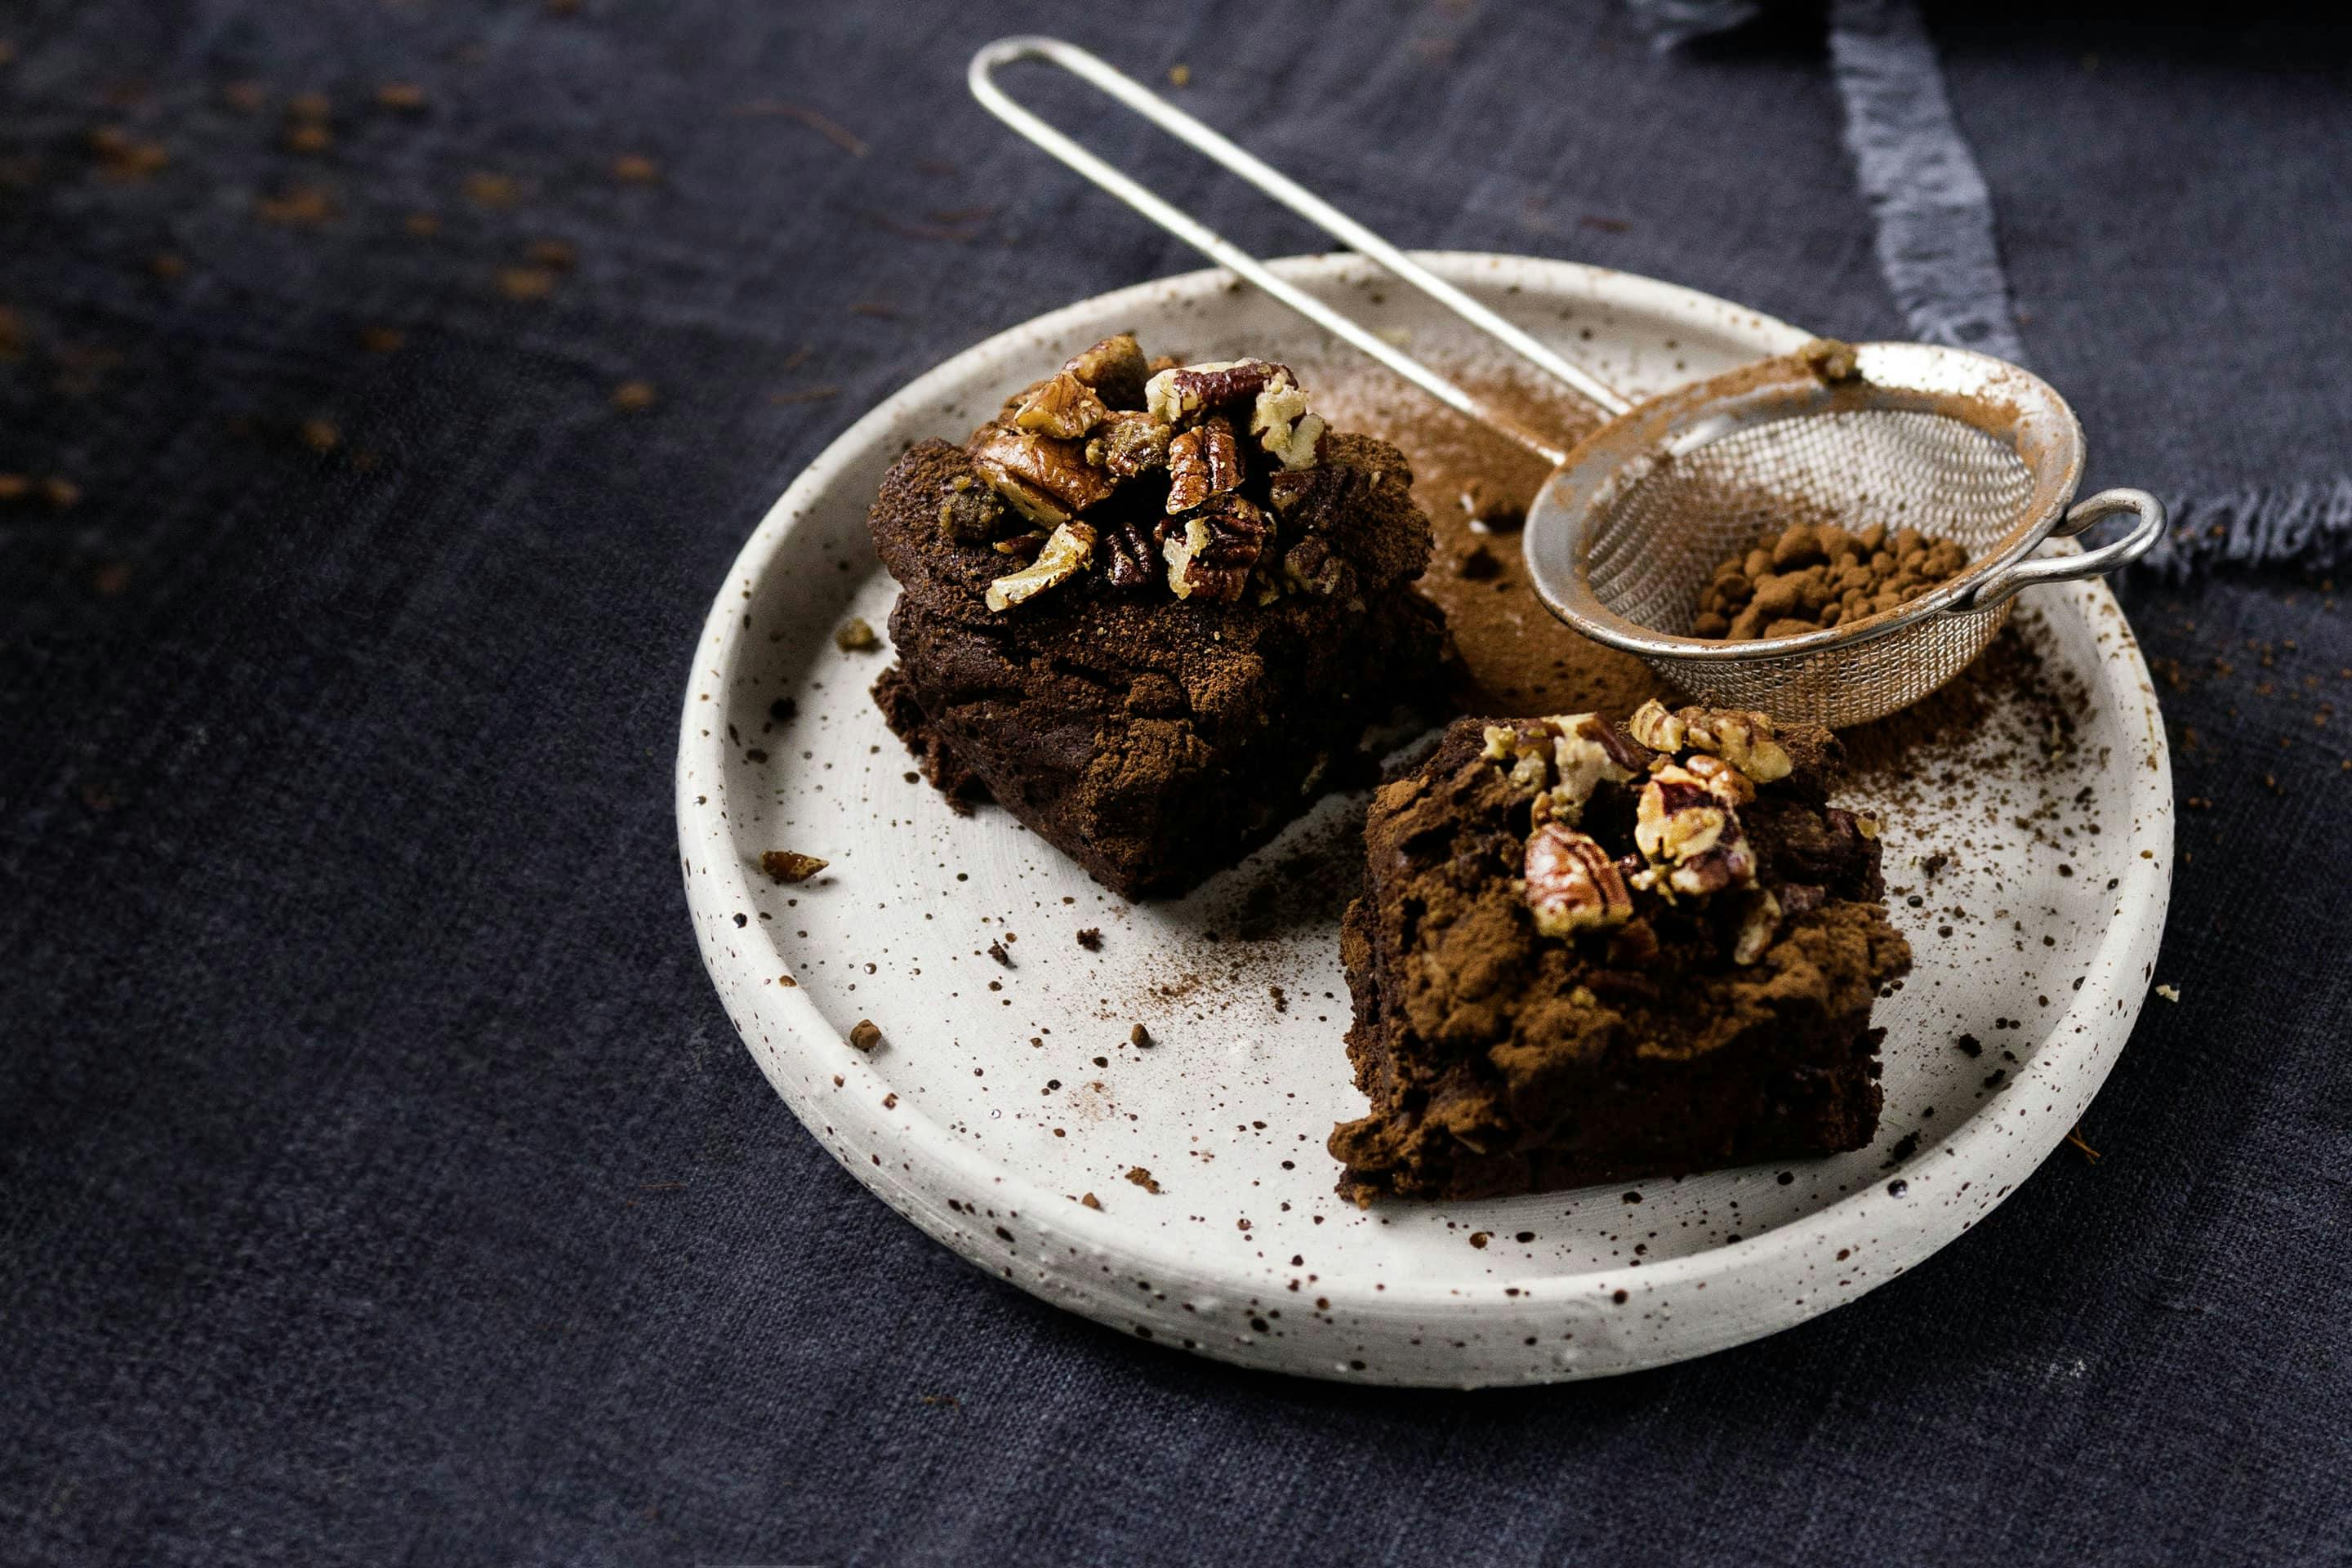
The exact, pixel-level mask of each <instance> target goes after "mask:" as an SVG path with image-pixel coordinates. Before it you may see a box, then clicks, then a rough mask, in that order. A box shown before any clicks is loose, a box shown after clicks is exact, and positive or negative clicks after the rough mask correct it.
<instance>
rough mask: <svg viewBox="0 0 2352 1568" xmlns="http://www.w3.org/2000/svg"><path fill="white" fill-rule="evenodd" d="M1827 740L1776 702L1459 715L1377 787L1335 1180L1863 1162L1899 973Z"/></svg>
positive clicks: (1554, 1180) (1389, 1190) (1615, 1177)
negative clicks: (1355, 1107)
mask: <svg viewBox="0 0 2352 1568" xmlns="http://www.w3.org/2000/svg"><path fill="white" fill-rule="evenodd" d="M1838 757H1839V749H1838V742H1837V741H1836V739H1835V738H1834V737H1833V736H1832V735H1831V734H1830V733H1829V732H1828V731H1823V730H1812V729H1793V728H1792V729H1790V730H1787V731H1779V730H1776V729H1775V728H1774V727H1773V726H1772V724H1771V723H1770V722H1769V721H1767V720H1766V719H1765V718H1764V716H1763V715H1761V714H1757V713H1748V712H1743V711H1737V710H1723V709H1702V708H1685V709H1683V710H1679V711H1675V712H1669V711H1668V710H1666V709H1665V708H1664V706H1663V705H1661V704H1659V703H1656V702H1651V703H1647V704H1644V705H1643V708H1642V709H1640V710H1637V711H1636V712H1635V713H1634V714H1633V716H1632V718H1631V719H1630V720H1629V721H1627V723H1626V724H1625V725H1624V726H1623V727H1622V728H1621V727H1619V726H1616V725H1612V724H1609V723H1605V722H1603V721H1601V719H1599V718H1597V717H1596V716H1594V715H1591V714H1575V715H1568V716H1563V717H1559V718H1551V719H1532V720H1515V721H1484V720H1477V719H1464V720H1461V721H1457V722H1455V723H1454V725H1453V726H1452V727H1451V728H1450V729H1449V730H1448V731H1446V733H1445V737H1444V741H1443V742H1441V743H1440V745H1439V747H1438V749H1437V752H1436V753H1435V754H1434V755H1433V756H1432V757H1431V759H1430V760H1429V762H1428V763H1426V764H1424V765H1423V767H1421V768H1420V769H1418V770H1417V771H1415V772H1414V773H1412V774H1410V775H1408V776H1406V777H1403V778H1400V779H1398V780H1395V781H1394V782H1391V783H1390V784H1385V785H1383V786H1382V787H1381V790H1380V791H1379V792H1378V794H1376V795H1374V797H1373V802H1372V807H1371V812H1370V818H1369V820H1368V821H1367V823H1366V826H1365V830H1364V839H1365V889H1364V893H1363V896H1362V897H1361V898H1360V899H1359V900H1356V902H1355V903H1354V904H1353V905H1351V906H1350V907H1349V910H1348V914H1347V919H1346V921H1345V923H1344V925H1343V927H1342V931H1341V939H1340V946H1341V958H1342V960H1343V962H1344V963H1345V965H1346V969H1347V973H1348V984H1349V991H1350V992H1351V993H1352V994H1353V999H1354V1004H1355V1019H1354V1023H1353V1026H1351V1027H1350V1028H1349V1032H1348V1054H1349V1059H1350V1060H1351V1061H1352V1062H1353V1064H1354V1067H1355V1073H1356V1082H1357V1086H1358V1087H1359V1088H1360V1089H1362V1090H1363V1091H1364V1093H1365V1094H1366V1096H1368V1097H1369V1098H1370V1101H1371V1110H1370V1114H1369V1115H1367V1116H1364V1117H1362V1118H1361V1119H1360V1120H1358V1121H1349V1122H1344V1123H1342V1124H1341V1125H1340V1126H1339V1128H1338V1129H1337V1130H1336V1131H1334V1132H1333V1133H1332V1135H1331V1140H1330V1149H1331V1152H1332V1154H1333V1155H1334V1156H1336V1157H1337V1158H1338V1159H1339V1161H1340V1162H1341V1163H1342V1164H1344V1166H1345V1167H1346V1170H1345V1173H1344V1174H1343V1175H1342V1176H1341V1178H1340V1182H1339V1190H1340V1192H1341V1193H1343V1194H1348V1195H1349V1196H1351V1197H1353V1198H1355V1199H1356V1200H1357V1201H1358V1202H1359V1203H1364V1204H1369V1203H1370V1202H1371V1201H1372V1200H1373V1199H1374V1198H1376V1197H1387V1196H1393V1197H1437V1198H1475V1197H1488V1196H1496V1195H1500V1194H1510V1193H1523V1192H1538V1191H1543V1190H1547V1189H1550V1188H1556V1187H1569V1186H1578V1185H1582V1184H1589V1183H1595V1182H1613V1181H1622V1180H1626V1179H1629V1178H1633V1177H1639V1176H1646V1175H1659V1174H1674V1175H1678V1174H1682V1173H1686V1172H1691V1171H1701V1170H1709V1169H1713V1168H1716V1167H1719V1166H1725V1165H1740V1164H1749V1163H1757V1162H1759V1161H1765V1160H1782V1159H1793V1158H1799V1157H1803V1156H1808V1155H1821V1154H1829V1153H1834V1152H1838V1151H1841V1150H1846V1149H1859V1148H1863V1147H1864V1146H1866V1145H1867V1144H1868V1143H1869V1142H1870V1141H1871V1139H1872V1137H1873V1136H1874V1134H1875V1132H1876V1130H1877V1125H1878V1108H1879V1085H1878V1060H1877V1047H1878V1043H1879V1040H1880V1038H1881V1037H1882V1036H1883V1035H1884V1033H1885V1031H1884V1030H1881V1029H1877V1028H1874V1027H1873V1026H1872V1025H1871V1021H1870V1015H1871V1007H1872V1004H1873V1002H1874V1000H1875V998H1876V997H1877V996H1878V995H1879V994H1880V992H1881V990H1882V988H1883V987H1885V986H1886V985H1888V984H1892V983H1893V982H1895V981H1896V980H1898V979H1899V978H1900V977H1901V976H1902V975H1903V974H1904V973H1906V972H1907V971H1908V970H1909V968H1910V966H1911V950H1910V948H1909V946H1908V945H1907V944H1906V942H1905V941H1904V939H1903V937H1902V936H1901V934H1900V933H1898V932H1897V931H1895V928H1894V927H1893V926H1892V925H1891V924H1889V923H1888V921H1887V918H1886V908H1885V884H1884V883H1883V881H1882V880H1881V879H1880V874H1879V847H1878V843H1877V826H1876V824H1875V823H1874V822H1873V821H1872V820H1871V819H1870V818H1868V817H1866V816H1857V815H1855V814H1853V813H1851V812H1847V811H1842V810H1840V809H1838V808H1837V807H1835V806H1832V805H1830V804H1829V794H1828V792H1829V790H1830V787H1831V785H1832V782H1833V779H1834V775H1835V773H1836V770H1837V764H1838Z"/></svg>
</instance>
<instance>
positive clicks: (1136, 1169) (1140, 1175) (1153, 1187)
mask: <svg viewBox="0 0 2352 1568" xmlns="http://www.w3.org/2000/svg"><path fill="white" fill-rule="evenodd" d="M1127 1179H1128V1180H1129V1181H1130V1182H1133V1183H1134V1184H1136V1185H1137V1186H1139V1187H1141V1188H1142V1189H1143V1190H1144V1191H1145V1192H1147V1193H1150V1194H1153V1195H1154V1196H1157V1195H1159V1192H1160V1184H1159V1183H1158V1182H1157V1181H1154V1180H1153V1179H1152V1175H1151V1173H1150V1172H1149V1171H1147V1170H1145V1169H1144V1168H1143V1167H1142V1166H1140V1165H1129V1167H1128V1168H1127Z"/></svg>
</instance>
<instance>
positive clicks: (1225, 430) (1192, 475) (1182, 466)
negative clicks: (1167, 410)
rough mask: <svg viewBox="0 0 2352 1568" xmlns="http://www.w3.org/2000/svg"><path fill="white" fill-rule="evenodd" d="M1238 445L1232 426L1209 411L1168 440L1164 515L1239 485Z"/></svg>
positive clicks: (1240, 464)
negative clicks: (1193, 425)
mask: <svg viewBox="0 0 2352 1568" xmlns="http://www.w3.org/2000/svg"><path fill="white" fill-rule="evenodd" d="M1241 482H1242V448H1241V444H1240V443H1239V442H1237V441H1235V440H1234V427H1233V426H1232V425H1231V424H1229V423H1227V422H1226V420H1225V419H1224V418H1223V417H1222V416H1217V415H1212V416H1209V417H1208V418H1206V419H1204V420H1202V422H1201V426H1200V427H1199V428H1198V429H1195V430H1187V431H1185V432H1184V433H1183V434H1182V435H1181V436H1178V437H1174V438H1173V439H1171V441H1170V442H1169V443H1168V515H1169V516H1171V517H1173V516H1175V515H1176V514H1177V513H1178V512H1182V511H1191V510H1192V509H1193V508H1194V507H1197V506H1202V505H1205V504H1206V503H1207V501H1208V500H1209V498H1210V497H1211V496H1217V495H1223V494H1225V493H1227V492H1228V491H1230V490H1234V489H1239V488H1240V486H1241Z"/></svg>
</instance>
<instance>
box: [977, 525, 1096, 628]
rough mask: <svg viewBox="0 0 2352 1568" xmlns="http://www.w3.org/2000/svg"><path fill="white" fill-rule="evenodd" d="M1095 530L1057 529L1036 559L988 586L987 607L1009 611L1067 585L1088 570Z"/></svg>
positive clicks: (1070, 526) (1066, 526)
mask: <svg viewBox="0 0 2352 1568" xmlns="http://www.w3.org/2000/svg"><path fill="white" fill-rule="evenodd" d="M1094 551H1095V531H1094V530H1093V529H1091V528H1089V527H1087V525H1086V524H1085V523H1083V522H1066V523H1064V524H1062V525H1061V526H1060V527H1059V528H1056V529H1055V530H1054V533H1053V537H1052V538H1050V539H1048V540H1046V541H1045V549H1043V550H1041V551H1039V552H1037V559H1036V560H1034V561H1033V562H1031V563H1029V564H1028V565H1027V566H1025V567H1024V568H1023V569H1022V570H1020V571H1018V572H1015V573H1013V574H1010V575H1009V576H1003V577H999V578H998V579H997V580H996V581H995V582H993V583H991V584H989V585H988V607H989V608H990V609H992V610H1009V609H1011V608H1012V607H1013V605H1017V604H1019V603H1021V602H1022V601H1023V600H1024V599H1028V598H1033V597H1034V596H1035V595H1039V594H1042V593H1044V592H1045V590H1046V589H1048V588H1051V587H1053V586H1054V585H1055V584H1058V583H1066V582H1068V581H1069V580H1070V579H1071V578H1073V577H1075V576H1076V575H1077V574H1078V573H1079V571H1080V570H1081V569H1082V568H1084V567H1085V565H1086V563H1087V558H1088V557H1089V556H1091V555H1093V554H1094Z"/></svg>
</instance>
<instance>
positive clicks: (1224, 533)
mask: <svg viewBox="0 0 2352 1568" xmlns="http://www.w3.org/2000/svg"><path fill="white" fill-rule="evenodd" d="M1269 531H1270V529H1269V527H1268V525H1267V523H1266V521H1265V513H1264V512H1262V511H1260V510H1258V509H1257V508H1256V507H1255V506H1253V505H1251V504H1250V503H1249V502H1248V501H1246V500H1243V499H1242V498H1241V497H1239V496H1237V495H1221V496H1212V497H1211V498H1210V499H1209V501H1208V504H1206V505H1205V506H1202V507H1201V508H1200V509H1199V510H1194V511H1190V512H1187V513H1185V514H1184V515H1183V516H1182V517H1172V518H1170V519H1169V520H1168V521H1166V522H1163V523H1161V524H1160V555H1161V557H1162V558H1163V559H1164V560H1166V562H1167V563H1168V586H1169V589H1170V591H1171V592H1172V593H1174V594H1175V595H1176V596H1177V597H1178V598H1180V599H1189V598H1191V597H1192V595H1195V594H1197V595H1200V596H1201V597H1202V598H1204V599H1222V600H1225V601H1227V602H1230V601H1232V600H1234V599H1238V598H1240V597H1241V596H1242V590H1243V589H1244V588H1246V587H1247V586H1248V585H1249V576H1250V568H1252V567H1253V566H1255V565H1256V564H1257V558H1258V553H1259V552H1261V551H1262V550H1264V549H1265V540H1266V535H1267V534H1268V532H1269Z"/></svg>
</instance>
